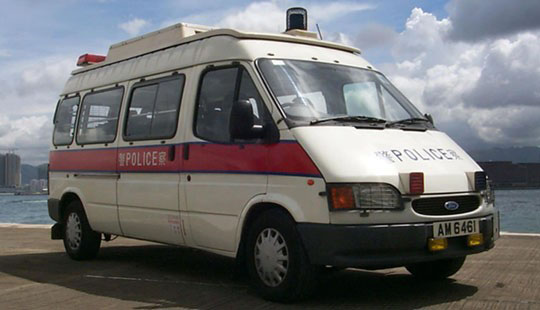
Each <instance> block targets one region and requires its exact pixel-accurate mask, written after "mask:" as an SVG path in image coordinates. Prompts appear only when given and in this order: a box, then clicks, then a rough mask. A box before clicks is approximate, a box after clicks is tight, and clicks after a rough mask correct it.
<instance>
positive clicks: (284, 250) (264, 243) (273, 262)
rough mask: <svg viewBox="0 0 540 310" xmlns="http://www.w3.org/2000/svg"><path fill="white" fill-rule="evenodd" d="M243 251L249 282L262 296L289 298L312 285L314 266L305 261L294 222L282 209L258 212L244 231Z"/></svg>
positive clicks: (308, 289) (280, 300)
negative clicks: (245, 235)
mask: <svg viewBox="0 0 540 310" xmlns="http://www.w3.org/2000/svg"><path fill="white" fill-rule="evenodd" d="M246 251H247V252H246V258H247V268H248V272H249V275H250V278H251V282H252V283H253V285H254V287H255V289H256V291H257V293H259V294H260V295H261V296H262V297H263V298H265V299H268V300H272V301H279V302H291V301H294V300H298V299H300V298H302V297H304V296H305V295H307V293H309V292H310V291H311V288H313V285H314V277H315V268H314V267H313V266H312V265H311V264H310V263H309V260H308V258H307V255H306V253H305V251H304V248H303V246H302V243H301V240H300V236H299V235H298V232H297V231H296V223H295V222H294V221H293V220H292V219H291V218H290V217H289V216H288V215H287V214H285V213H284V212H282V211H280V210H269V211H266V212H264V213H262V214H260V216H259V217H258V218H257V219H256V220H255V222H253V224H252V225H251V227H250V229H249V231H248V236H247V244H246Z"/></svg>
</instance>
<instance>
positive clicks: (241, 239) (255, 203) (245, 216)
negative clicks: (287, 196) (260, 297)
mask: <svg viewBox="0 0 540 310" xmlns="http://www.w3.org/2000/svg"><path fill="white" fill-rule="evenodd" d="M256 198H257V197H256ZM268 210H280V211H281V212H283V213H284V214H285V215H287V216H289V217H290V218H291V219H292V220H293V221H294V222H298V220H297V218H295V216H294V213H293V212H291V211H290V210H289V209H288V208H286V207H285V206H284V204H283V203H280V202H275V201H268V200H264V199H262V197H258V199H254V200H252V201H251V203H250V204H248V207H246V208H245V209H244V211H243V212H242V215H241V216H240V220H239V224H240V225H238V229H237V237H236V240H238V242H237V247H236V258H237V260H238V261H240V262H243V260H244V253H243V250H244V245H245V240H246V236H247V232H248V231H249V228H250V227H251V224H252V223H253V222H254V220H255V219H256V218H257V217H258V216H259V215H260V214H262V213H263V212H265V211H268Z"/></svg>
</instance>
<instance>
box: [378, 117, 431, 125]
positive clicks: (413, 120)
mask: <svg viewBox="0 0 540 310" xmlns="http://www.w3.org/2000/svg"><path fill="white" fill-rule="evenodd" d="M419 123H422V124H425V123H430V121H429V120H428V119H426V118H420V117H412V118H406V119H402V120H399V121H394V122H389V123H386V127H392V126H394V125H400V124H407V125H409V124H419Z"/></svg>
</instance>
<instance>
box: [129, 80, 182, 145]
mask: <svg viewBox="0 0 540 310" xmlns="http://www.w3.org/2000/svg"><path fill="white" fill-rule="evenodd" d="M183 88H184V76H183V75H181V76H177V77H174V78H167V79H164V80H163V79H162V80H157V81H150V82H145V83H144V84H143V85H140V86H137V85H135V87H134V89H133V93H132V95H131V100H130V103H129V110H128V114H127V120H126V129H125V132H124V135H125V139H126V140H143V139H168V138H171V137H173V136H174V134H175V132H176V127H177V124H178V110H179V108H180V101H181V97H182V91H183Z"/></svg>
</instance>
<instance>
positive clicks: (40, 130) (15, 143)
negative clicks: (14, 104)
mask: <svg viewBox="0 0 540 310" xmlns="http://www.w3.org/2000/svg"><path fill="white" fill-rule="evenodd" d="M0 121H1V123H2V124H9V132H8V133H7V134H4V135H1V131H2V127H3V126H2V125H0V148H4V149H10V148H17V154H19V155H21V157H22V159H23V162H24V163H30V164H41V163H44V162H47V158H48V148H49V143H50V141H51V133H52V122H51V120H50V117H47V116H45V115H41V116H30V117H20V118H14V119H8V118H7V117H6V116H2V117H0Z"/></svg>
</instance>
